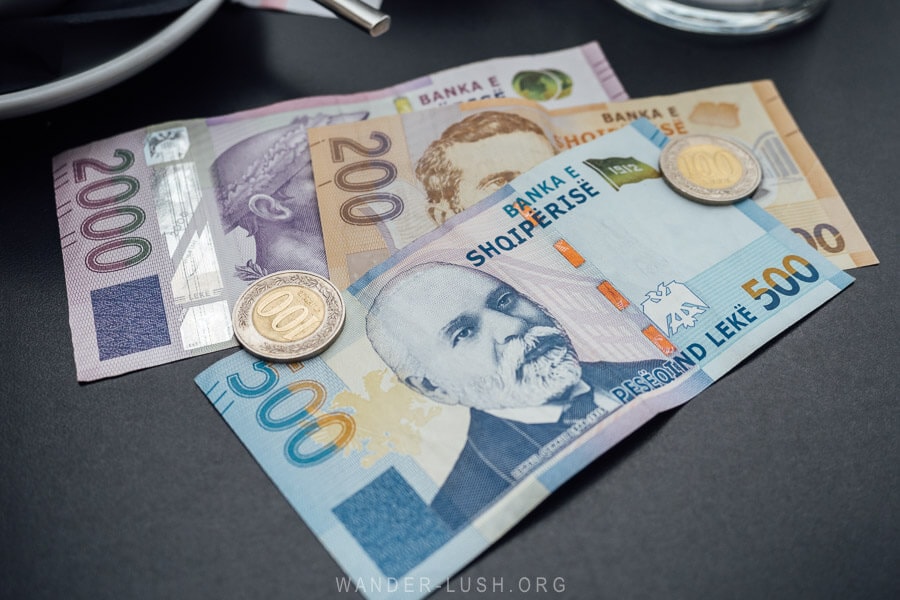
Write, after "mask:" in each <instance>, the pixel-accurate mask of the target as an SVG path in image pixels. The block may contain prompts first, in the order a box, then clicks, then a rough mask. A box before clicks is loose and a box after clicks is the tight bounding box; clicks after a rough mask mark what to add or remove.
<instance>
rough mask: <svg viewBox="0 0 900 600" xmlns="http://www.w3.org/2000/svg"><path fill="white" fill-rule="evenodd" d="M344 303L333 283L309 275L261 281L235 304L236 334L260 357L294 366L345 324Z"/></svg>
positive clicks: (295, 273) (290, 274) (302, 273)
mask: <svg viewBox="0 0 900 600" xmlns="http://www.w3.org/2000/svg"><path fill="white" fill-rule="evenodd" d="M345 314H346V309H345V308H344V299H343V298H342V297H341V293H340V291H338V289H337V288H336V287H335V286H334V284H333V283H331V282H330V281H328V280H327V279H325V278H324V277H322V276H321V275H316V274H315V273H310V272H308V271H279V272H277V273H272V274H271V275H266V276H265V277H262V278H261V279H257V280H256V281H254V282H253V283H252V284H250V286H249V287H248V288H247V289H246V290H244V293H243V294H241V296H240V298H238V301H237V304H235V306H234V314H233V319H232V320H233V323H234V335H235V336H236V337H237V339H238V341H239V342H240V343H241V345H242V346H243V347H244V348H245V349H246V350H247V352H250V353H251V354H255V355H256V356H259V357H260V358H265V359H268V360H272V361H277V362H294V361H298V360H303V359H304V358H310V357H312V356H315V355H316V354H319V353H320V352H322V351H323V350H325V348H327V347H328V346H329V345H330V344H331V342H333V341H334V340H335V338H336V337H337V335H338V334H339V333H340V332H341V328H342V327H343V326H344V316H345Z"/></svg>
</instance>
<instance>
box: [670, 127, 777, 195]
mask: <svg viewBox="0 0 900 600" xmlns="http://www.w3.org/2000/svg"><path fill="white" fill-rule="evenodd" d="M659 167H660V171H662V174H663V177H665V179H666V182H668V184H669V185H670V186H671V187H672V188H673V189H674V190H675V191H676V192H678V193H679V194H681V195H682V196H684V197H686V198H689V199H691V200H695V201H697V202H702V203H703V204H731V203H733V202H737V201H738V200H741V199H742V198H746V197H748V196H750V195H751V194H753V192H755V191H756V188H758V187H759V184H760V182H761V181H762V168H761V167H760V164H759V161H758V160H757V159H756V157H755V156H753V153H752V152H750V151H749V150H748V149H746V148H744V146H742V145H741V144H738V143H736V142H733V141H731V140H728V139H725V138H722V137H718V136H715V135H703V134H694V135H685V136H681V137H677V138H674V139H673V140H671V141H670V142H669V143H668V144H666V146H665V148H663V150H662V154H660V157H659Z"/></svg>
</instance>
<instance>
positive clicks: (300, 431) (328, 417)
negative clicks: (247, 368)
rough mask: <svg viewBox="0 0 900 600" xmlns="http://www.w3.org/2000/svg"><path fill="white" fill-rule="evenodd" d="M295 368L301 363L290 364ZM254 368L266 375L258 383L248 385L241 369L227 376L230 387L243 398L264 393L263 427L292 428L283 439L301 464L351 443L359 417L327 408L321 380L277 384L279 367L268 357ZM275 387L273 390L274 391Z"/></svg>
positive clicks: (315, 461)
mask: <svg viewBox="0 0 900 600" xmlns="http://www.w3.org/2000/svg"><path fill="white" fill-rule="evenodd" d="M288 368H291V369H292V370H299V369H302V368H303V364H302V363H294V364H292V365H288ZM253 370H254V371H255V372H256V374H257V375H255V376H254V378H256V377H258V376H259V375H262V376H263V381H262V382H261V383H259V384H258V385H248V384H247V383H245V381H244V379H243V378H242V377H241V374H240V373H232V374H231V375H228V376H227V377H226V378H225V380H226V382H227V385H228V389H229V390H231V391H232V392H233V393H234V394H235V395H237V396H239V397H241V398H247V399H258V398H263V397H265V398H264V399H263V400H262V402H260V404H259V406H258V407H257V409H256V421H257V423H259V425H260V427H262V428H263V429H265V430H267V431H272V432H290V435H289V436H288V438H287V440H285V442H284V455H285V457H286V458H287V460H288V462H290V463H291V464H293V465H296V466H298V467H311V466H313V465H317V464H319V463H321V462H322V461H324V460H327V459H328V458H329V457H331V456H332V455H333V454H335V453H336V452H339V451H340V450H342V449H343V448H345V447H346V446H347V444H349V443H350V440H352V439H353V436H354V434H355V433H356V421H354V420H353V417H351V416H350V415H348V414H347V413H342V412H331V413H328V412H324V411H323V410H322V407H323V406H324V404H325V399H326V397H327V395H328V394H327V391H326V389H325V386H323V385H322V384H321V383H319V382H318V381H313V380H299V381H292V382H291V383H288V384H285V385H282V386H281V387H278V388H277V389H275V388H276V387H277V386H278V379H279V377H278V371H277V370H276V369H275V367H274V366H273V365H272V364H270V363H267V362H265V361H262V360H260V361H256V362H254V363H253ZM273 390H274V391H273Z"/></svg>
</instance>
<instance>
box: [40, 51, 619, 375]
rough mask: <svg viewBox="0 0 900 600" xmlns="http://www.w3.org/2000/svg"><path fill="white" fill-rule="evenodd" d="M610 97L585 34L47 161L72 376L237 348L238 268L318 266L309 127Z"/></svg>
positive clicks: (610, 76)
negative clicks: (478, 105) (485, 105)
mask: <svg viewBox="0 0 900 600" xmlns="http://www.w3.org/2000/svg"><path fill="white" fill-rule="evenodd" d="M496 96H521V97H527V98H531V99H534V100H538V101H542V102H544V103H546V104H547V105H548V106H557V107H560V106H572V105H575V104H580V103H584V102H587V101H593V100H596V99H613V100H614V99H621V98H623V97H625V92H624V90H623V89H622V86H621V84H620V83H619V81H618V79H617V78H616V76H615V73H614V72H613V71H612V68H611V67H610V66H609V64H608V63H607V61H606V58H605V57H604V55H603V53H602V51H601V50H600V47H599V45H597V44H596V43H591V44H586V45H584V46H580V47H576V48H571V49H568V50H562V51H558V52H551V53H547V54H542V55H536V56H518V57H509V58H501V59H495V60H490V61H485V62H481V63H474V64H471V65H466V66H463V67H458V68H454V69H450V70H447V71H442V72H439V73H436V74H434V75H430V76H427V77H423V78H420V79H416V80H414V81H410V82H407V83H403V84H400V85H397V86H394V87H391V88H386V89H383V90H379V91H375V92H367V93H361V94H353V95H347V96H323V97H316V98H303V99H300V100H292V101H288V102H282V103H280V104H275V105H272V106H268V107H264V108H260V109H255V110H251V111H246V112H241V113H236V114H232V115H228V116H224V117H215V118H210V119H195V120H189V121H177V122H171V123H164V124H160V125H153V126H150V127H147V128H144V129H140V130H137V131H132V132H129V133H125V134H122V135H119V136H115V137H112V138H109V139H106V140H101V141H98V142H94V143H92V144H89V145H87V146H83V147H81V148H76V149H73V150H70V151H68V152H64V153H62V154H60V155H59V156H57V157H56V158H55V159H54V162H53V168H54V178H55V186H56V203H57V210H58V215H59V227H60V234H61V242H62V248H63V259H64V262H65V272H66V285H67V288H68V295H69V318H70V323H71V327H72V340H73V344H74V347H75V361H76V364H77V367H78V379H79V380H81V381H85V380H92V379H98V378H101V377H108V376H111V375H117V374H120V373H125V372H127V371H133V370H135V369H140V368H144V367H149V366H153V365H158V364H162V363H166V362H171V361H173V360H177V359H180V358H185V357H188V356H192V355H196V354H202V353H205V352H211V351H213V350H218V349H221V348H226V347H230V346H233V345H234V341H233V339H232V328H231V317H230V314H231V307H232V306H233V303H234V301H235V300H236V298H237V296H238V295H239V294H240V292H241V291H243V289H244V287H246V282H247V281H248V280H253V279H256V278H258V277H260V276H262V275H264V274H266V273H268V272H273V271H279V270H283V269H302V270H307V271H313V272H316V273H319V274H322V275H328V272H327V268H326V263H325V254H324V252H325V250H324V245H323V241H322V231H321V226H320V224H319V211H318V208H317V206H316V197H315V193H314V191H313V189H314V186H313V181H312V171H311V166H310V158H309V148H308V142H307V138H306V128H307V127H310V126H313V125H324V124H328V123H335V122H342V121H353V120H359V119H365V118H368V117H372V116H378V115H385V114H390V113H397V112H408V111H413V110H419V109H423V108H431V107H433V106H439V105H444V104H448V103H453V102H461V101H464V100H472V99H477V98H487V97H496Z"/></svg>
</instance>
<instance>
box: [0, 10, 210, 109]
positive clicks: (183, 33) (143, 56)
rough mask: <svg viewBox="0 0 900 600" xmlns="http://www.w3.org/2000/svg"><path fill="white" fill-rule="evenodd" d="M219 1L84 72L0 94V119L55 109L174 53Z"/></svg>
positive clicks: (113, 83) (112, 83)
mask: <svg viewBox="0 0 900 600" xmlns="http://www.w3.org/2000/svg"><path fill="white" fill-rule="evenodd" d="M222 2H223V0H199V2H197V3H196V4H195V5H194V6H192V7H191V8H189V9H188V10H186V11H185V12H184V13H183V14H182V15H181V16H180V17H178V18H177V19H175V20H174V21H173V22H172V23H171V24H169V25H168V26H167V27H166V28H165V29H163V30H162V31H160V32H159V33H157V34H156V35H154V36H153V37H151V38H150V39H148V40H147V41H145V42H144V43H142V44H140V45H139V46H136V47H134V48H132V49H131V50H129V51H128V52H126V53H124V54H120V55H119V56H117V57H115V58H113V59H111V60H109V61H107V62H105V63H102V64H100V65H97V66H96V67H93V68H91V69H88V70H87V71H82V72H81V73H77V74H75V75H71V76H69V77H66V78H65V79H60V80H58V81H52V82H50V83H47V84H44V85H41V86H37V87H33V88H29V89H27V90H21V91H18V92H12V93H9V94H3V95H0V119H7V118H11V117H18V116H21V115H25V114H28V113H35V112H39V111H42V110H47V109H50V108H54V107H56V106H59V105H60V104H65V103H66V102H73V101H75V100H80V99H81V98H84V97H85V96H89V95H91V94H95V93H97V92H99V91H100V90H104V89H106V88H108V87H110V86H112V85H115V84H116V83H119V82H120V81H122V80H123V79H126V78H128V77H130V76H131V75H133V74H134V73H136V72H138V71H140V70H141V69H145V68H146V67H148V66H150V65H151V64H153V63H154V62H156V61H157V60H159V59H161V58H162V57H163V56H165V55H166V54H168V53H169V52H171V51H172V50H174V49H175V47H176V46H178V45H179V44H181V43H182V42H184V41H185V40H186V39H187V38H188V37H190V36H191V34H193V33H194V32H195V31H196V30H197V29H198V28H199V27H200V25H202V24H203V23H204V22H206V20H207V19H208V18H209V17H211V16H212V14H213V13H214V12H215V11H216V9H217V8H219V5H220V4H222Z"/></svg>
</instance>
